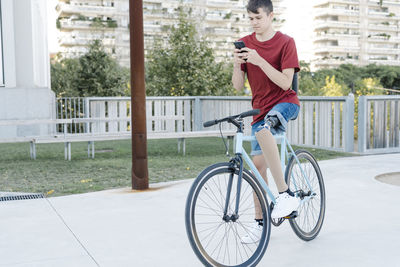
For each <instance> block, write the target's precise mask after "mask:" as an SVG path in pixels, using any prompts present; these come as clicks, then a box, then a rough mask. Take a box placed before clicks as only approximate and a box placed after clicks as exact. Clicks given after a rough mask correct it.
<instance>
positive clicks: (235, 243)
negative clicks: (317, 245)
mask: <svg viewBox="0 0 400 267" xmlns="http://www.w3.org/2000/svg"><path fill="white" fill-rule="evenodd" d="M238 173H239V171H238V169H237V168H233V167H230V164H229V163H218V164H215V165H212V166H210V167H208V168H207V169H205V170H204V171H203V172H202V173H201V174H200V175H199V176H198V177H197V178H196V180H195V181H194V183H193V185H192V187H191V189H190V191H189V195H188V198H187V201H186V210H185V223H186V232H187V235H188V238H189V241H190V244H191V246H192V248H193V250H194V252H195V254H196V255H197V257H198V258H199V259H200V261H201V262H202V263H203V264H204V265H206V266H255V265H256V264H257V263H258V262H259V261H260V260H261V258H262V256H263V255H264V253H265V250H266V248H267V246H268V241H269V236H270V231H271V222H270V215H269V208H268V202H267V199H266V197H265V194H264V192H263V191H262V189H261V186H260V185H259V183H258V181H257V180H256V179H255V178H254V177H253V175H252V174H251V173H250V172H249V171H247V170H243V178H242V184H241V189H240V195H238V194H237V182H238ZM230 180H231V181H232V187H231V190H230V194H228V188H229V186H228V185H229V181H230ZM228 195H230V196H229V201H227V198H228V197H227V196H228ZM237 198H239V200H240V201H239V210H238V214H237V215H238V218H237V219H234V220H230V219H229V217H231V216H232V215H235V205H236V199H237ZM227 203H228V209H227V214H225V216H224V210H225V206H226V204H227ZM256 205H258V207H260V208H261V211H262V218H263V220H264V226H263V227H262V235H261V239H259V240H254V241H255V242H253V243H251V244H249V243H248V242H247V243H244V242H242V237H243V236H245V235H246V234H249V233H251V232H252V229H253V228H254V227H255V226H256V223H255V221H254V219H255V218H256V210H255V206H256ZM227 218H228V219H227Z"/></svg>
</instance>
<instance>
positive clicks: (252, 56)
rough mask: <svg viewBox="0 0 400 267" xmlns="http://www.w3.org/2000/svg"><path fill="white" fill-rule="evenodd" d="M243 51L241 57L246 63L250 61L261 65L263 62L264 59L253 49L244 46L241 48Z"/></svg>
mask: <svg viewBox="0 0 400 267" xmlns="http://www.w3.org/2000/svg"><path fill="white" fill-rule="evenodd" d="M241 51H245V52H243V53H242V54H243V59H246V60H247V63H251V64H253V65H256V66H261V64H263V63H264V62H265V59H263V58H262V57H261V56H260V55H259V54H258V53H257V51H256V50H255V49H250V48H248V47H244V48H242V49H241Z"/></svg>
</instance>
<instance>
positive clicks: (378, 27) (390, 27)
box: [368, 24, 398, 32]
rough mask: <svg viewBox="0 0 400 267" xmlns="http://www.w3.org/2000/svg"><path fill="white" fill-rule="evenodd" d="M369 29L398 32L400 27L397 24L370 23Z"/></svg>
mask: <svg viewBox="0 0 400 267" xmlns="http://www.w3.org/2000/svg"><path fill="white" fill-rule="evenodd" d="M368 30H376V31H389V32H397V31H398V28H397V26H395V25H384V24H369V25H368Z"/></svg>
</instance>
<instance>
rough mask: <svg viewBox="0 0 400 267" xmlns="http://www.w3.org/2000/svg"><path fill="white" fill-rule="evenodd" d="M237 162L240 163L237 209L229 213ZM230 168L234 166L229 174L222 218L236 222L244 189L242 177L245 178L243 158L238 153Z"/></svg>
mask: <svg viewBox="0 0 400 267" xmlns="http://www.w3.org/2000/svg"><path fill="white" fill-rule="evenodd" d="M235 164H238V165H239V173H238V181H237V188H236V203H235V210H234V212H233V214H231V215H229V214H228V209H229V204H230V198H231V192H232V187H233V177H234V175H235V168H236V167H235ZM230 168H232V173H231V174H230V175H229V180H228V187H227V192H226V199H225V208H224V216H223V218H222V219H223V220H224V221H225V222H229V221H232V222H236V220H237V219H239V201H240V191H241V189H242V178H243V159H242V158H241V157H239V156H238V155H237V156H236V157H235V158H234V159H232V160H231V166H230Z"/></svg>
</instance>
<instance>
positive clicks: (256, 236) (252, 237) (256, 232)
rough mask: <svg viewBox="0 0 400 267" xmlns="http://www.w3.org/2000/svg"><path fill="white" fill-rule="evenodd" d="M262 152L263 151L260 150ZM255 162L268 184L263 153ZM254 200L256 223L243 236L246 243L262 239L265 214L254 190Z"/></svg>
mask: <svg viewBox="0 0 400 267" xmlns="http://www.w3.org/2000/svg"><path fill="white" fill-rule="evenodd" d="M257 146H258V145H257ZM260 152H261V151H260ZM253 163H254V165H255V166H256V168H257V170H258V172H259V173H260V174H261V176H262V178H263V179H264V180H265V182H266V183H267V184H268V180H267V163H266V162H265V159H264V157H263V156H262V155H255V156H253ZM253 200H254V208H255V218H254V219H255V222H254V223H255V224H254V225H253V226H252V227H250V228H248V230H247V231H246V233H247V234H246V235H245V236H242V238H241V242H242V243H244V244H252V243H256V242H258V241H259V240H260V238H261V235H262V229H263V215H262V210H261V205H260V200H259V199H258V197H257V195H256V193H255V192H254V191H253Z"/></svg>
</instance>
